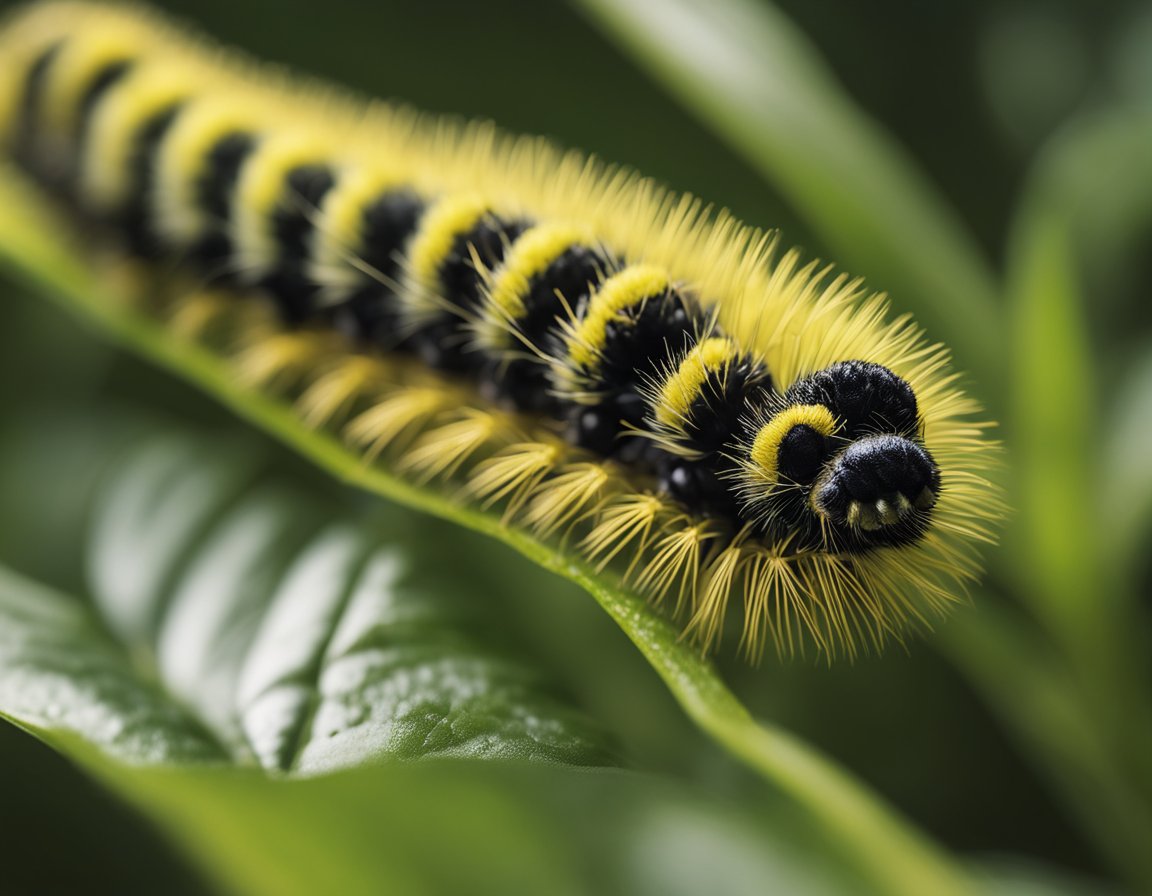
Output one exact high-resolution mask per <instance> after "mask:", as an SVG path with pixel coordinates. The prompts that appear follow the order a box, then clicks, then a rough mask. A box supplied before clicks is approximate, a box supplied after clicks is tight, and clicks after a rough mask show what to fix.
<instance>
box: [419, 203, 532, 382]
mask: <svg viewBox="0 0 1152 896" xmlns="http://www.w3.org/2000/svg"><path fill="white" fill-rule="evenodd" d="M529 226H530V225H529V224H528V222H525V221H506V220H504V219H502V218H500V217H498V216H496V215H493V214H486V215H483V216H482V217H481V218H480V220H479V221H478V222H477V223H476V224H475V225H474V226H473V227H472V228H471V229H470V230H468V231H466V232H465V233H462V234H460V235H459V236H457V237H456V239H455V240H454V241H453V243H452V248H451V250H449V252H448V254H447V255H446V256H445V257H444V260H443V261H442V262H441V263H440V269H439V272H438V278H437V279H438V280H439V287H440V296H441V298H443V299H444V300H445V301H446V302H447V303H448V304H449V305H450V306H452V307H451V309H446V310H444V311H443V312H440V313H438V314H437V315H436V316H435V317H434V318H433V319H432V320H431V321H430V322H429V323H428V324H427V325H426V326H425V327H423V328H422V329H421V330H420V332H419V333H417V334H416V335H415V336H414V337H413V343H414V345H415V347H416V350H417V352H418V353H419V354H420V357H421V358H422V359H423V360H424V362H425V363H426V364H428V365H429V366H431V367H434V368H437V369H439V370H453V371H466V370H474V369H476V368H478V367H481V366H483V364H484V359H483V357H482V356H480V355H479V354H478V353H476V352H472V351H469V348H470V346H469V345H468V338H469V332H468V330H467V327H466V321H467V318H468V317H469V316H475V314H476V313H477V310H478V308H479V305H480V290H481V286H482V284H483V278H482V276H481V270H482V269H491V268H494V267H496V265H498V264H499V263H500V261H501V259H503V258H504V253H505V252H506V251H507V249H508V246H509V245H510V244H511V243H512V241H513V240H515V239H516V237H518V236H519V235H520V234H521V233H523V232H524V231H525V230H527V229H528V227H529ZM477 261H479V263H480V268H477V264H476V263H477Z"/></svg>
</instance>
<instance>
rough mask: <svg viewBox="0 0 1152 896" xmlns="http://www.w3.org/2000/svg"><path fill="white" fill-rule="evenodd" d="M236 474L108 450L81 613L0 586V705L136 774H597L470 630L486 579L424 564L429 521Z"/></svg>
mask: <svg viewBox="0 0 1152 896" xmlns="http://www.w3.org/2000/svg"><path fill="white" fill-rule="evenodd" d="M230 461H231V462H230ZM251 470H252V464H251V462H250V459H248V458H245V459H243V460H242V461H240V462H235V460H234V459H233V458H230V457H229V456H228V452H226V451H224V450H221V448H220V446H219V445H217V444H213V443H203V442H196V441H191V442H189V441H187V440H183V441H181V440H179V439H174V438H170V437H169V438H163V439H158V440H156V439H154V440H151V441H145V442H143V444H142V445H140V446H139V447H136V448H134V449H132V450H131V451H129V452H128V453H126V454H125V455H123V456H122V457H121V458H120V459H119V461H118V462H117V464H116V466H115V469H114V472H113V474H112V475H111V477H110V479H109V481H108V482H107V483H106V484H105V486H104V487H103V488H102V489H100V490H98V492H97V496H96V499H95V502H94V505H95V506H94V513H93V538H92V541H93V545H92V549H91V552H90V567H91V569H92V580H93V593H94V596H95V600H94V606H89V605H88V604H86V603H83V602H81V601H78V600H76V599H71V598H66V597H64V596H62V595H60V594H57V593H54V592H52V591H49V590H47V589H44V588H41V587H39V586H37V585H34V584H32V583H30V582H28V581H27V580H23V579H21V578H19V577H17V576H16V575H15V574H13V573H11V572H5V574H4V577H3V579H2V580H0V620H2V626H0V627H2V629H3V632H2V635H0V637H2V638H3V640H2V641H0V712H2V713H4V714H5V715H7V716H9V717H10V718H12V719H13V720H14V721H16V722H18V723H19V724H21V725H24V726H26V727H28V728H30V729H32V730H35V731H37V732H38V733H40V734H42V735H43V736H45V737H47V738H49V739H52V738H53V737H54V736H56V735H58V734H59V733H61V732H71V733H74V734H78V735H81V736H83V737H84V738H85V739H87V740H89V741H91V742H93V743H95V744H98V745H99V746H101V747H102V748H103V749H105V750H106V751H107V752H108V753H109V754H111V755H113V756H116V757H117V758H119V759H121V760H123V761H127V762H134V763H143V764H155V763H159V762H162V763H165V764H184V763H187V762H191V761H208V760H213V761H228V762H230V763H233V764H235V763H239V764H257V765H259V766H260V767H262V768H264V769H265V770H268V771H272V772H292V773H295V774H315V773H318V772H322V771H327V770H331V769H334V768H341V767H349V766H355V765H360V764H363V763H364V762H366V761H369V760H371V759H375V758H382V757H399V758H408V759H412V758H427V757H430V756H473V757H504V758H530V759H543V760H549V761H556V762H571V763H577V764H601V763H604V762H607V761H608V760H609V758H610V755H611V754H610V751H609V749H608V747H607V745H606V741H605V739H604V736H603V734H601V733H600V732H598V731H597V730H595V729H594V727H593V726H592V725H591V724H590V723H589V722H588V721H587V720H585V719H583V718H581V717H580V716H579V714H577V713H575V712H573V711H572V710H571V709H569V708H567V707H565V706H563V705H562V704H560V703H559V702H558V701H556V700H555V699H553V698H551V697H550V696H549V695H548V693H547V690H546V688H545V686H544V684H543V682H542V681H541V680H540V679H539V677H538V676H537V675H536V674H535V673H534V672H532V671H530V670H529V669H527V668H526V667H525V666H524V665H522V664H520V663H516V662H514V661H512V660H510V659H509V658H507V657H504V656H502V655H501V654H500V653H498V652H495V651H493V650H491V649H490V648H487V647H485V646H484V645H483V644H482V643H480V642H479V641H478V640H477V639H476V638H473V637H469V636H467V635H466V634H465V632H466V631H467V630H468V626H467V625H466V624H465V623H466V622H467V614H466V613H465V612H464V607H465V606H466V605H467V603H468V602H469V599H470V598H471V597H472V596H474V595H475V593H476V591H477V589H478V584H480V583H482V580H480V582H479V583H478V578H477V576H476V574H475V572H474V571H473V570H470V569H469V568H468V566H467V564H466V563H464V562H460V561H459V560H458V562H457V563H455V564H454V565H453V567H452V568H451V569H447V568H445V566H444V565H443V564H437V563H436V562H435V561H434V558H433V557H431V556H429V554H430V553H431V552H434V550H435V546H436V544H437V539H436V535H437V533H436V532H435V530H434V528H432V529H430V526H432V525H433V524H431V523H430V522H423V521H420V520H418V519H416V520H414V519H410V518H408V516H406V515H403V514H398V513H393V514H392V516H391V517H390V518H388V519H384V520H374V521H372V522H371V523H370V524H368V525H359V526H356V525H353V523H352V521H347V520H340V519H336V518H334V516H333V513H332V511H331V510H330V509H328V508H325V507H324V506H323V505H317V503H316V502H315V501H311V502H310V501H307V500H304V499H303V498H302V497H300V496H297V495H293V494H291V493H286V492H285V491H283V490H282V489H277V488H273V487H271V486H267V485H261V484H260V483H259V482H256V483H254V482H253V481H252V480H253V477H252V472H251ZM377 543H384V544H387V545H388V547H386V548H381V547H376V546H375V544H377ZM60 547H62V546H60ZM101 617H102V618H101ZM105 625H107V627H108V628H109V629H111V631H112V633H113V634H114V635H115V638H113V637H110V636H109V634H108V633H107V631H106V629H105Z"/></svg>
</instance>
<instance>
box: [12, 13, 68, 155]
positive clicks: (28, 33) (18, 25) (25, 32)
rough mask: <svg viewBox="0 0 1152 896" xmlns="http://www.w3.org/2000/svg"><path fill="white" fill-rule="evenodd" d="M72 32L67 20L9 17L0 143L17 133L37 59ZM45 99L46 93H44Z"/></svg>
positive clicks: (28, 16) (42, 98) (42, 99)
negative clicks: (12, 18)
mask: <svg viewBox="0 0 1152 896" xmlns="http://www.w3.org/2000/svg"><path fill="white" fill-rule="evenodd" d="M68 34H69V29H68V27H67V25H66V23H64V22H63V21H60V20H59V19H56V18H52V19H45V18H43V17H38V16H31V15H24V16H21V17H20V19H18V20H17V21H15V22H11V21H9V22H8V23H7V27H6V28H5V29H4V30H3V31H0V143H8V142H9V141H10V140H11V139H12V138H13V137H14V136H15V131H14V128H15V126H16V124H17V119H18V117H19V114H20V104H21V102H22V100H23V97H24V87H25V85H26V84H27V83H28V74H29V72H30V71H31V68H32V65H33V63H34V62H35V61H36V60H37V59H38V58H39V56H40V54H41V53H43V52H44V51H45V50H47V49H48V48H49V47H50V46H52V45H53V44H54V43H57V42H58V41H60V40H62V39H63V38H65V37H67V36H68ZM52 64H53V65H55V64H56V61H55V60H54V61H53V63H52ZM43 102H44V96H41V103H43Z"/></svg>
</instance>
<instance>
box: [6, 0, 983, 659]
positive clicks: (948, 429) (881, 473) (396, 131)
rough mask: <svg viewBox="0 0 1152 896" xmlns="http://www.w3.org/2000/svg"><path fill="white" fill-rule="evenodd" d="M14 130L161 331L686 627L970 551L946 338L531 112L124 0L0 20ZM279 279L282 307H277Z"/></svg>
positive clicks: (964, 447)
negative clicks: (289, 49) (422, 97)
mask: <svg viewBox="0 0 1152 896" xmlns="http://www.w3.org/2000/svg"><path fill="white" fill-rule="evenodd" d="M0 60H2V61H0V135H2V137H3V140H4V146H5V151H6V153H7V154H8V155H9V156H10V157H11V158H12V159H13V160H14V161H15V162H16V163H17V164H18V165H19V166H20V167H21V168H22V169H24V170H25V171H26V172H27V173H28V174H29V175H30V176H31V177H33V178H34V179H35V180H36V181H37V182H39V183H40V184H41V185H42V186H43V188H44V189H45V190H46V191H48V192H50V193H52V194H53V195H54V196H56V197H57V198H58V199H59V200H60V201H61V203H62V204H64V205H65V206H66V207H67V208H69V209H70V210H71V212H72V214H73V215H74V216H75V218H76V220H77V223H78V225H79V226H80V227H83V228H86V229H87V231H88V232H91V233H95V234H99V235H101V236H102V237H103V238H104V239H106V240H108V241H110V242H111V243H112V244H114V245H115V246H116V247H117V251H118V252H119V253H120V254H121V255H123V256H124V257H126V258H131V259H133V260H134V262H135V263H138V264H139V266H141V267H143V268H144V269H145V270H147V271H149V272H150V273H149V277H150V286H149V288H148V290H147V291H148V292H149V293H165V294H166V295H167V296H168V298H167V299H166V300H165V306H164V307H163V308H162V309H154V310H157V311H158V313H161V314H164V315H166V316H167V317H168V319H169V320H170V322H171V325H172V327H173V328H174V330H175V331H176V332H177V333H183V334H188V333H195V334H197V336H198V337H199V338H202V339H205V340H207V341H209V342H210V343H211V344H212V345H214V346H215V347H216V348H218V349H219V351H220V352H221V353H223V354H225V355H227V356H229V357H234V358H235V360H236V361H237V363H238V364H239V370H240V371H241V373H242V375H244V376H246V377H247V378H249V379H250V380H251V381H252V382H254V383H258V384H260V385H262V386H263V387H265V388H273V387H278V388H281V389H287V390H289V391H292V392H294V393H295V394H297V395H298V397H299V403H300V407H301V411H302V413H303V414H304V416H305V419H306V420H307V421H308V422H310V423H312V424H314V425H322V426H328V427H342V432H343V434H344V435H345V437H346V438H347V439H348V440H349V441H350V442H351V443H353V444H355V445H358V446H360V447H362V448H363V449H364V450H365V452H366V453H367V454H368V455H370V456H372V457H373V458H375V457H377V456H378V457H379V459H380V460H381V461H382V462H383V463H386V464H387V465H388V466H389V467H390V468H391V469H393V470H395V471H396V472H397V473H398V474H399V475H402V476H405V477H408V478H410V479H411V480H412V481H414V482H419V483H422V484H426V485H427V486H428V487H436V488H443V489H452V490H454V493H455V494H458V495H460V496H461V498H462V499H463V500H469V501H473V502H476V503H478V504H481V505H483V506H486V507H487V506H492V507H496V506H499V507H501V508H502V509H503V512H504V514H505V518H506V520H507V521H508V524H509V525H516V526H524V527H527V528H530V529H532V530H534V531H536V532H537V533H539V534H540V535H542V536H545V537H553V538H562V539H564V540H565V543H566V544H567V545H568V546H569V548H570V549H571V550H573V551H576V552H579V553H581V554H582V555H584V556H585V557H586V558H588V559H589V560H591V561H592V562H594V563H596V564H597V565H600V566H602V567H611V568H613V569H617V570H619V572H620V573H621V574H622V575H624V576H626V577H627V578H628V579H629V580H630V581H631V582H632V584H634V585H635V586H636V587H638V588H640V589H642V590H645V591H647V592H649V593H650V594H651V595H652V596H653V598H654V599H656V600H674V601H675V604H676V608H677V609H678V610H679V611H680V612H681V613H683V614H685V615H686V617H687V624H688V631H689V632H690V634H691V635H692V636H693V637H695V638H697V639H698V640H699V641H700V642H701V643H702V645H703V646H704V647H709V646H711V645H712V643H713V642H714V641H715V640H716V639H717V637H718V636H719V633H720V631H721V628H722V624H723V621H724V619H725V617H726V615H727V612H728V610H729V605H730V604H732V603H733V602H734V598H735V599H737V600H739V601H741V602H742V609H743V618H744V635H743V639H742V646H743V648H744V649H745V651H746V652H747V653H749V654H750V655H752V656H757V655H758V654H759V653H760V651H761V650H762V648H763V646H764V644H765V642H766V641H767V640H772V641H774V642H775V644H776V645H777V647H778V648H779V649H781V650H785V651H786V650H789V649H791V648H792V646H793V645H794V644H795V643H796V641H797V639H798V638H799V636H800V635H801V634H802V633H804V632H808V633H810V634H811V635H812V636H813V637H814V639H815V641H816V643H817V644H818V646H819V647H821V648H822V649H826V650H829V651H833V650H835V649H837V648H838V647H839V648H844V649H847V650H849V651H851V650H853V649H854V648H855V640H854V638H855V636H856V635H857V634H862V635H863V636H864V637H865V638H866V639H867V640H870V641H872V642H874V643H877V644H878V643H880V642H882V641H883V640H885V639H886V638H889V637H897V638H898V637H900V636H901V633H902V631H903V629H904V628H905V627H906V625H907V623H909V622H912V623H917V622H923V621H925V620H926V618H927V615H928V614H929V613H930V612H931V611H933V610H935V609H938V608H940V607H941V606H943V605H944V604H946V603H947V602H948V601H949V600H951V599H952V598H953V596H954V594H955V592H956V591H957V590H958V589H959V588H960V587H961V584H962V582H963V580H965V579H968V578H971V577H972V576H974V575H975V574H976V572H977V564H976V561H975V559H974V555H973V551H972V548H973V543H974V542H977V541H980V540H982V539H987V538H988V537H989V534H988V530H989V526H990V524H991V522H992V521H993V520H994V519H995V517H996V516H997V514H998V508H999V505H998V501H997V498H996V494H995V491H994V489H993V488H992V486H991V485H990V484H989V483H988V482H987V480H986V479H985V478H984V470H985V467H986V466H987V465H988V463H989V457H990V454H991V446H990V444H989V443H988V442H987V441H986V440H985V438H984V436H983V429H984V426H983V425H982V424H979V423H977V422H974V421H973V419H972V418H973V416H974V415H975V414H976V413H977V412H978V408H977V407H976V405H975V404H974V402H972V400H971V399H969V398H967V397H966V396H965V395H964V394H963V393H962V392H961V391H959V390H958V389H957V388H956V386H955V379H956V377H955V375H954V374H952V373H950V372H949V370H948V362H947V356H946V352H945V351H944V350H943V349H942V348H941V347H939V346H933V345H928V344H926V343H925V342H924V340H923V338H922V336H921V334H920V333H919V331H918V330H916V329H915V328H914V327H913V326H912V325H911V324H910V323H909V322H908V321H907V320H904V319H901V320H896V321H894V322H889V321H887V320H886V319H885V314H886V306H885V303H884V301H883V299H882V298H880V297H877V296H871V297H868V296H865V294H864V293H863V291H862V288H861V286H860V284H859V282H857V281H852V280H849V279H848V278H846V277H843V276H833V275H832V274H831V273H830V272H829V271H828V270H827V269H822V268H820V267H818V266H816V265H815V264H809V265H806V266H802V265H801V264H800V262H799V260H798V256H797V255H796V254H795V253H784V254H783V255H778V253H777V251H776V246H775V241H774V239H773V238H772V237H768V236H765V235H763V234H760V233H758V232H755V231H752V230H749V229H747V228H745V227H743V226H742V225H739V224H738V223H737V222H735V221H733V220H731V219H729V218H727V217H725V216H719V217H715V218H712V217H709V216H708V215H707V213H706V212H704V211H703V210H702V208H701V206H700V205H699V203H697V202H695V201H694V200H691V199H687V198H683V199H681V198H677V197H673V196H670V195H668V194H666V193H664V192H662V191H661V190H659V189H657V188H655V187H653V186H652V185H651V184H649V183H647V182H645V181H641V180H639V179H637V178H635V177H633V176H631V175H628V174H625V173H621V172H618V171H614V170H611V169H605V168H603V167H602V166H600V165H598V164H596V163H594V162H591V161H589V160H587V159H584V158H582V157H580V156H579V155H576V154H571V153H569V154H562V153H560V152H558V151H557V150H555V149H554V148H552V147H551V146H550V145H548V144H546V143H544V142H543V141H539V140H513V139H509V138H505V137H503V136H500V135H498V134H496V133H495V132H494V131H492V130H491V129H490V128H487V127H484V126H469V127H467V128H463V129H461V128H457V127H455V126H453V125H450V124H445V123H442V122H430V121H427V120H424V119H422V118H420V117H418V116H414V115H412V114H411V113H408V112H406V111H404V110H400V109H396V108H392V107H386V106H368V107H365V106H363V105H360V104H357V103H355V102H352V101H349V100H346V99H345V98H343V97H341V96H339V95H336V94H332V93H330V92H328V91H326V90H322V89H320V88H316V87H312V86H306V85H299V84H292V83H289V82H287V81H285V80H284V79H283V78H281V77H280V76H279V75H277V74H270V73H268V72H266V71H263V70H261V69H259V68H256V67H254V66H253V65H251V64H250V63H248V62H246V61H244V60H242V59H238V58H234V57H232V56H231V55H229V54H226V53H223V52H221V51H219V50H215V49H212V48H206V47H203V46H200V45H198V44H197V43H196V42H195V41H189V40H188V39H187V38H185V37H183V36H180V35H178V34H177V33H176V32H174V31H173V30H172V29H171V28H170V27H169V26H167V25H165V24H164V23H162V22H159V21H155V20H154V19H153V18H152V17H151V16H149V15H148V14H146V13H142V12H140V11H138V10H133V11H126V10H121V9H116V8H111V7H101V6H95V5H85V4H74V3H48V4H44V5H40V6H37V7H33V8H30V9H28V10H25V11H23V12H22V13H20V14H18V15H17V16H16V17H14V18H13V19H12V20H11V21H10V22H9V23H8V25H7V27H6V28H5V29H4V30H3V32H2V33H0ZM268 312H274V314H272V313H268Z"/></svg>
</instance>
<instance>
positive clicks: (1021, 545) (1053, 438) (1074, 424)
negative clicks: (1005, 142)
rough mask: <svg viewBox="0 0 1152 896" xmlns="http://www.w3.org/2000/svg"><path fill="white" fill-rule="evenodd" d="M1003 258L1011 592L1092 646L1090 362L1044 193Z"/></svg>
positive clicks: (1066, 233) (1066, 244)
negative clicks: (1009, 371) (1008, 334)
mask: <svg viewBox="0 0 1152 896" xmlns="http://www.w3.org/2000/svg"><path fill="white" fill-rule="evenodd" d="M1009 250H1010V251H1009V272H1010V278H1009V285H1008V292H1009V296H1010V299H1011V305H1012V312H1013V316H1012V359H1013V364H1014V373H1013V376H1012V382H1011V385H1012V394H1013V403H1012V410H1013V415H1012V420H1011V431H1010V437H1011V439H1012V444H1013V447H1014V449H1015V457H1016V464H1015V468H1014V470H1013V474H1014V476H1015V478H1016V484H1017V489H1016V494H1015V495H1014V498H1015V509H1016V510H1017V511H1018V512H1019V515H1020V522H1019V523H1018V524H1017V525H1016V527H1015V528H1014V530H1013V535H1014V538H1015V541H1014V544H1013V547H1014V548H1015V549H1016V559H1017V561H1018V564H1019V565H1018V567H1017V571H1018V575H1019V577H1020V578H1022V579H1023V581H1021V582H1020V585H1021V588H1022V591H1023V593H1025V594H1026V595H1028V596H1030V597H1031V598H1032V599H1033V601H1034V604H1035V607H1036V610H1037V612H1038V613H1040V614H1041V615H1042V616H1044V617H1045V618H1047V619H1048V621H1049V622H1050V623H1051V624H1052V625H1053V626H1054V627H1055V628H1056V630H1057V631H1058V632H1059V633H1060V635H1061V636H1062V637H1067V638H1068V639H1069V641H1074V640H1075V639H1077V638H1080V637H1092V638H1094V637H1097V636H1099V635H1100V634H1101V632H1100V631H1099V630H1095V629H1096V624H1097V622H1098V621H1099V619H1100V617H1101V613H1100V605H1099V600H1098V599H1094V600H1089V599H1088V596H1089V595H1091V594H1093V592H1094V590H1095V588H1094V586H1095V584H1096V582H1097V581H1098V578H1097V575H1096V573H1097V570H1096V558H1097V556H1098V554H1097V547H1098V545H1097V542H1096V536H1097V530H1096V527H1095V514H1094V509H1095V500H1094V497H1093V488H1092V469H1091V457H1092V449H1093V446H1094V444H1095V432H1096V420H1095V407H1096V403H1095V396H1094V384H1093V374H1092V360H1091V357H1090V354H1089V348H1088V340H1087V333H1086V330H1085V322H1084V316H1083V304H1084V302H1083V296H1082V295H1081V293H1080V280H1079V278H1080V272H1079V270H1078V268H1077V266H1076V263H1075V246H1074V244H1073V241H1072V233H1071V227H1070V225H1069V222H1068V217H1067V214H1066V210H1065V209H1064V208H1063V207H1061V206H1060V205H1059V204H1057V202H1056V201H1055V200H1054V199H1053V197H1052V196H1051V194H1045V193H1036V194H1032V200H1031V202H1030V203H1029V204H1027V205H1026V206H1025V208H1024V209H1023V210H1022V211H1021V212H1020V215H1019V217H1018V219H1017V222H1016V226H1015V229H1014V238H1013V240H1012V243H1011V245H1010V247H1009ZM1101 597H1104V598H1106V597H1107V596H1106V595H1102V596H1101ZM1095 646H1096V647H1097V648H1099V647H1101V646H1102V645H1101V644H1100V643H1099V642H1096V645H1095Z"/></svg>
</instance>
